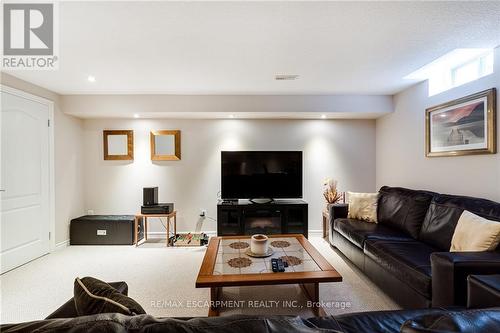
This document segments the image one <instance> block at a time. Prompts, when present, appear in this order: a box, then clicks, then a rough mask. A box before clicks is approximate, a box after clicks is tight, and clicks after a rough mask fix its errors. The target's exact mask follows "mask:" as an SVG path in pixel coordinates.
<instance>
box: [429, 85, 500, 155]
mask: <svg viewBox="0 0 500 333" xmlns="http://www.w3.org/2000/svg"><path fill="white" fill-rule="evenodd" d="M496 131H497V126H496V89H495V88H492V89H488V90H485V91H481V92H478V93H475V94H472V95H469V96H465V97H462V98H459V99H456V100H453V101H450V102H446V103H443V104H440V105H436V106H433V107H431V108H428V109H426V112H425V154H426V156H427V157H437V156H464V155H476V154H496V149H497V148H496V140H497V139H496V135H497V134H496Z"/></svg>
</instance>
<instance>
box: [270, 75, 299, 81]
mask: <svg viewBox="0 0 500 333" xmlns="http://www.w3.org/2000/svg"><path fill="white" fill-rule="evenodd" d="M298 78H299V76H298V75H287V74H281V75H276V76H275V77H274V79H275V80H277V81H290V80H297V79H298Z"/></svg>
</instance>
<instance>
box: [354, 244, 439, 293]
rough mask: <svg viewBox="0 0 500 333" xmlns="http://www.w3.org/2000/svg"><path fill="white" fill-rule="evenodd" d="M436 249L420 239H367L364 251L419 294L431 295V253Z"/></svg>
mask: <svg viewBox="0 0 500 333" xmlns="http://www.w3.org/2000/svg"><path fill="white" fill-rule="evenodd" d="M432 252H436V249H435V248H433V247H430V246H428V245H426V244H424V243H422V242H419V241H414V240H413V241H396V240H379V239H367V240H366V241H365V248H364V253H365V254H366V255H367V256H368V257H370V258H371V259H372V260H374V261H375V262H377V263H378V264H379V265H380V266H382V267H383V268H384V269H385V270H387V271H388V272H390V273H391V274H392V275H394V276H395V277H396V278H398V279H399V280H401V281H405V282H406V283H407V284H408V286H409V287H411V288H412V289H414V290H415V291H416V292H418V293H419V294H421V295H423V296H425V297H427V298H430V296H431V289H432V284H431V259H430V257H431V253H432Z"/></svg>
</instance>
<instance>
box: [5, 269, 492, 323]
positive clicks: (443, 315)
mask: <svg viewBox="0 0 500 333" xmlns="http://www.w3.org/2000/svg"><path fill="white" fill-rule="evenodd" d="M469 280H470V281H469V291H470V292H469V294H470V295H469V296H470V297H471V299H472V300H474V302H475V304H474V306H475V308H474V309H466V308H453V309H444V308H436V309H416V310H415V309H414V310H400V311H372V312H360V313H352V314H345V315H340V316H328V317H315V318H309V319H304V318H300V317H290V316H228V317H219V318H214V317H212V318H156V317H153V316H150V315H137V316H126V315H122V314H118V313H102V314H97V315H91V316H81V317H78V315H77V313H76V308H75V303H74V301H73V299H70V300H69V301H68V302H66V303H65V304H64V305H62V306H61V307H60V308H59V309H57V310H56V311H54V312H53V313H52V314H51V315H49V316H48V317H47V318H46V319H44V320H37V321H32V322H26V323H18V324H6V325H1V326H0V331H1V332H3V333H24V332H37V333H48V332H61V333H62V332H65V333H103V332H113V333H125V332H131V333H146V332H147V333H156V332H158V333H160V332H161V333H167V332H172V333H202V332H203V333H234V332H245V333H312V332H322V333H326V332H332V333H398V332H401V333H417V332H418V333H476V332H498V328H499V327H500V308H499V307H497V308H489V307H488V306H489V305H490V304H491V303H498V302H499V301H500V298H499V297H500V295H499V293H500V276H476V277H474V278H473V279H469ZM110 284H111V285H112V286H113V287H114V288H115V289H117V290H118V291H120V292H121V293H123V294H127V292H128V287H127V284H126V283H125V282H115V283H110ZM471 286H472V287H471Z"/></svg>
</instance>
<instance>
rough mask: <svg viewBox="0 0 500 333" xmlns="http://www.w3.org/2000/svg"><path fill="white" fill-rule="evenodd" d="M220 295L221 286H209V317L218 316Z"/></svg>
mask: <svg viewBox="0 0 500 333" xmlns="http://www.w3.org/2000/svg"><path fill="white" fill-rule="evenodd" d="M221 296H222V288H219V287H211V288H210V309H208V316H209V317H217V316H219V312H220V308H219V306H218V305H219V304H218V302H219V299H220V297H221Z"/></svg>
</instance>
